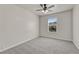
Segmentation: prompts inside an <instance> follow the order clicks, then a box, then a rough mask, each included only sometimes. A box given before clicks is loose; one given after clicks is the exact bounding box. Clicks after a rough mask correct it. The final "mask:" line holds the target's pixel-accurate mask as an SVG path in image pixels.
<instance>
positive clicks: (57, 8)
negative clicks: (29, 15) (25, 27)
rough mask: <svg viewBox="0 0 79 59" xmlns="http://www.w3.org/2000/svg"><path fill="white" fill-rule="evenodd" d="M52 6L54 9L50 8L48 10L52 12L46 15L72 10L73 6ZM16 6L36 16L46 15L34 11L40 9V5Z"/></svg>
mask: <svg viewBox="0 0 79 59" xmlns="http://www.w3.org/2000/svg"><path fill="white" fill-rule="evenodd" d="M50 5H52V4H47V6H50ZM54 5H55V7H52V8H50V9H49V10H52V12H48V13H46V14H51V13H56V12H61V11H65V10H69V9H72V8H73V6H74V5H72V4H54ZM17 6H19V7H22V8H24V9H27V10H29V11H31V12H33V13H35V14H36V15H46V14H44V13H42V12H41V11H36V10H37V9H42V8H41V7H40V4H20V5H17Z"/></svg>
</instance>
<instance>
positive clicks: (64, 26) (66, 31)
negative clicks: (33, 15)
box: [40, 10, 72, 41]
mask: <svg viewBox="0 0 79 59" xmlns="http://www.w3.org/2000/svg"><path fill="white" fill-rule="evenodd" d="M49 16H52V17H57V18H58V24H57V32H49V31H48V17H49ZM40 36H44V37H50V38H56V39H62V40H68V41H72V10H68V11H64V12H60V13H56V14H51V15H45V16H40Z"/></svg>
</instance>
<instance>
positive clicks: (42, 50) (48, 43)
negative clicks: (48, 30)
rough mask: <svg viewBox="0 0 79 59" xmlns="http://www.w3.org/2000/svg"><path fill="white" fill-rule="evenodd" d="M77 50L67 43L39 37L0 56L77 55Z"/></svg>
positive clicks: (70, 43)
mask: <svg viewBox="0 0 79 59" xmlns="http://www.w3.org/2000/svg"><path fill="white" fill-rule="evenodd" d="M78 53H79V50H78V49H77V48H76V46H75V45H74V44H73V43H72V42H69V41H64V40H58V39H50V38H45V37H39V38H36V39H33V40H31V41H28V42H26V43H23V44H21V45H19V46H16V47H14V48H11V49H8V50H6V51H4V52H0V54H78Z"/></svg>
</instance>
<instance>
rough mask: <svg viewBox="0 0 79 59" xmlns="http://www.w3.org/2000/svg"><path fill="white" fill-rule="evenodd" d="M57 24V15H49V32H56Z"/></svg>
mask: <svg viewBox="0 0 79 59" xmlns="http://www.w3.org/2000/svg"><path fill="white" fill-rule="evenodd" d="M56 24H57V18H56V17H49V18H48V26H49V32H56V30H57V28H56Z"/></svg>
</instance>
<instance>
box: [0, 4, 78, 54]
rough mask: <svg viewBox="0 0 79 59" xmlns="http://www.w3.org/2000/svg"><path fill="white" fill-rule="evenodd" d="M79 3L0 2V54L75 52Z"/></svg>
mask: <svg viewBox="0 0 79 59" xmlns="http://www.w3.org/2000/svg"><path fill="white" fill-rule="evenodd" d="M78 25H79V4H0V54H79V26H78Z"/></svg>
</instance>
